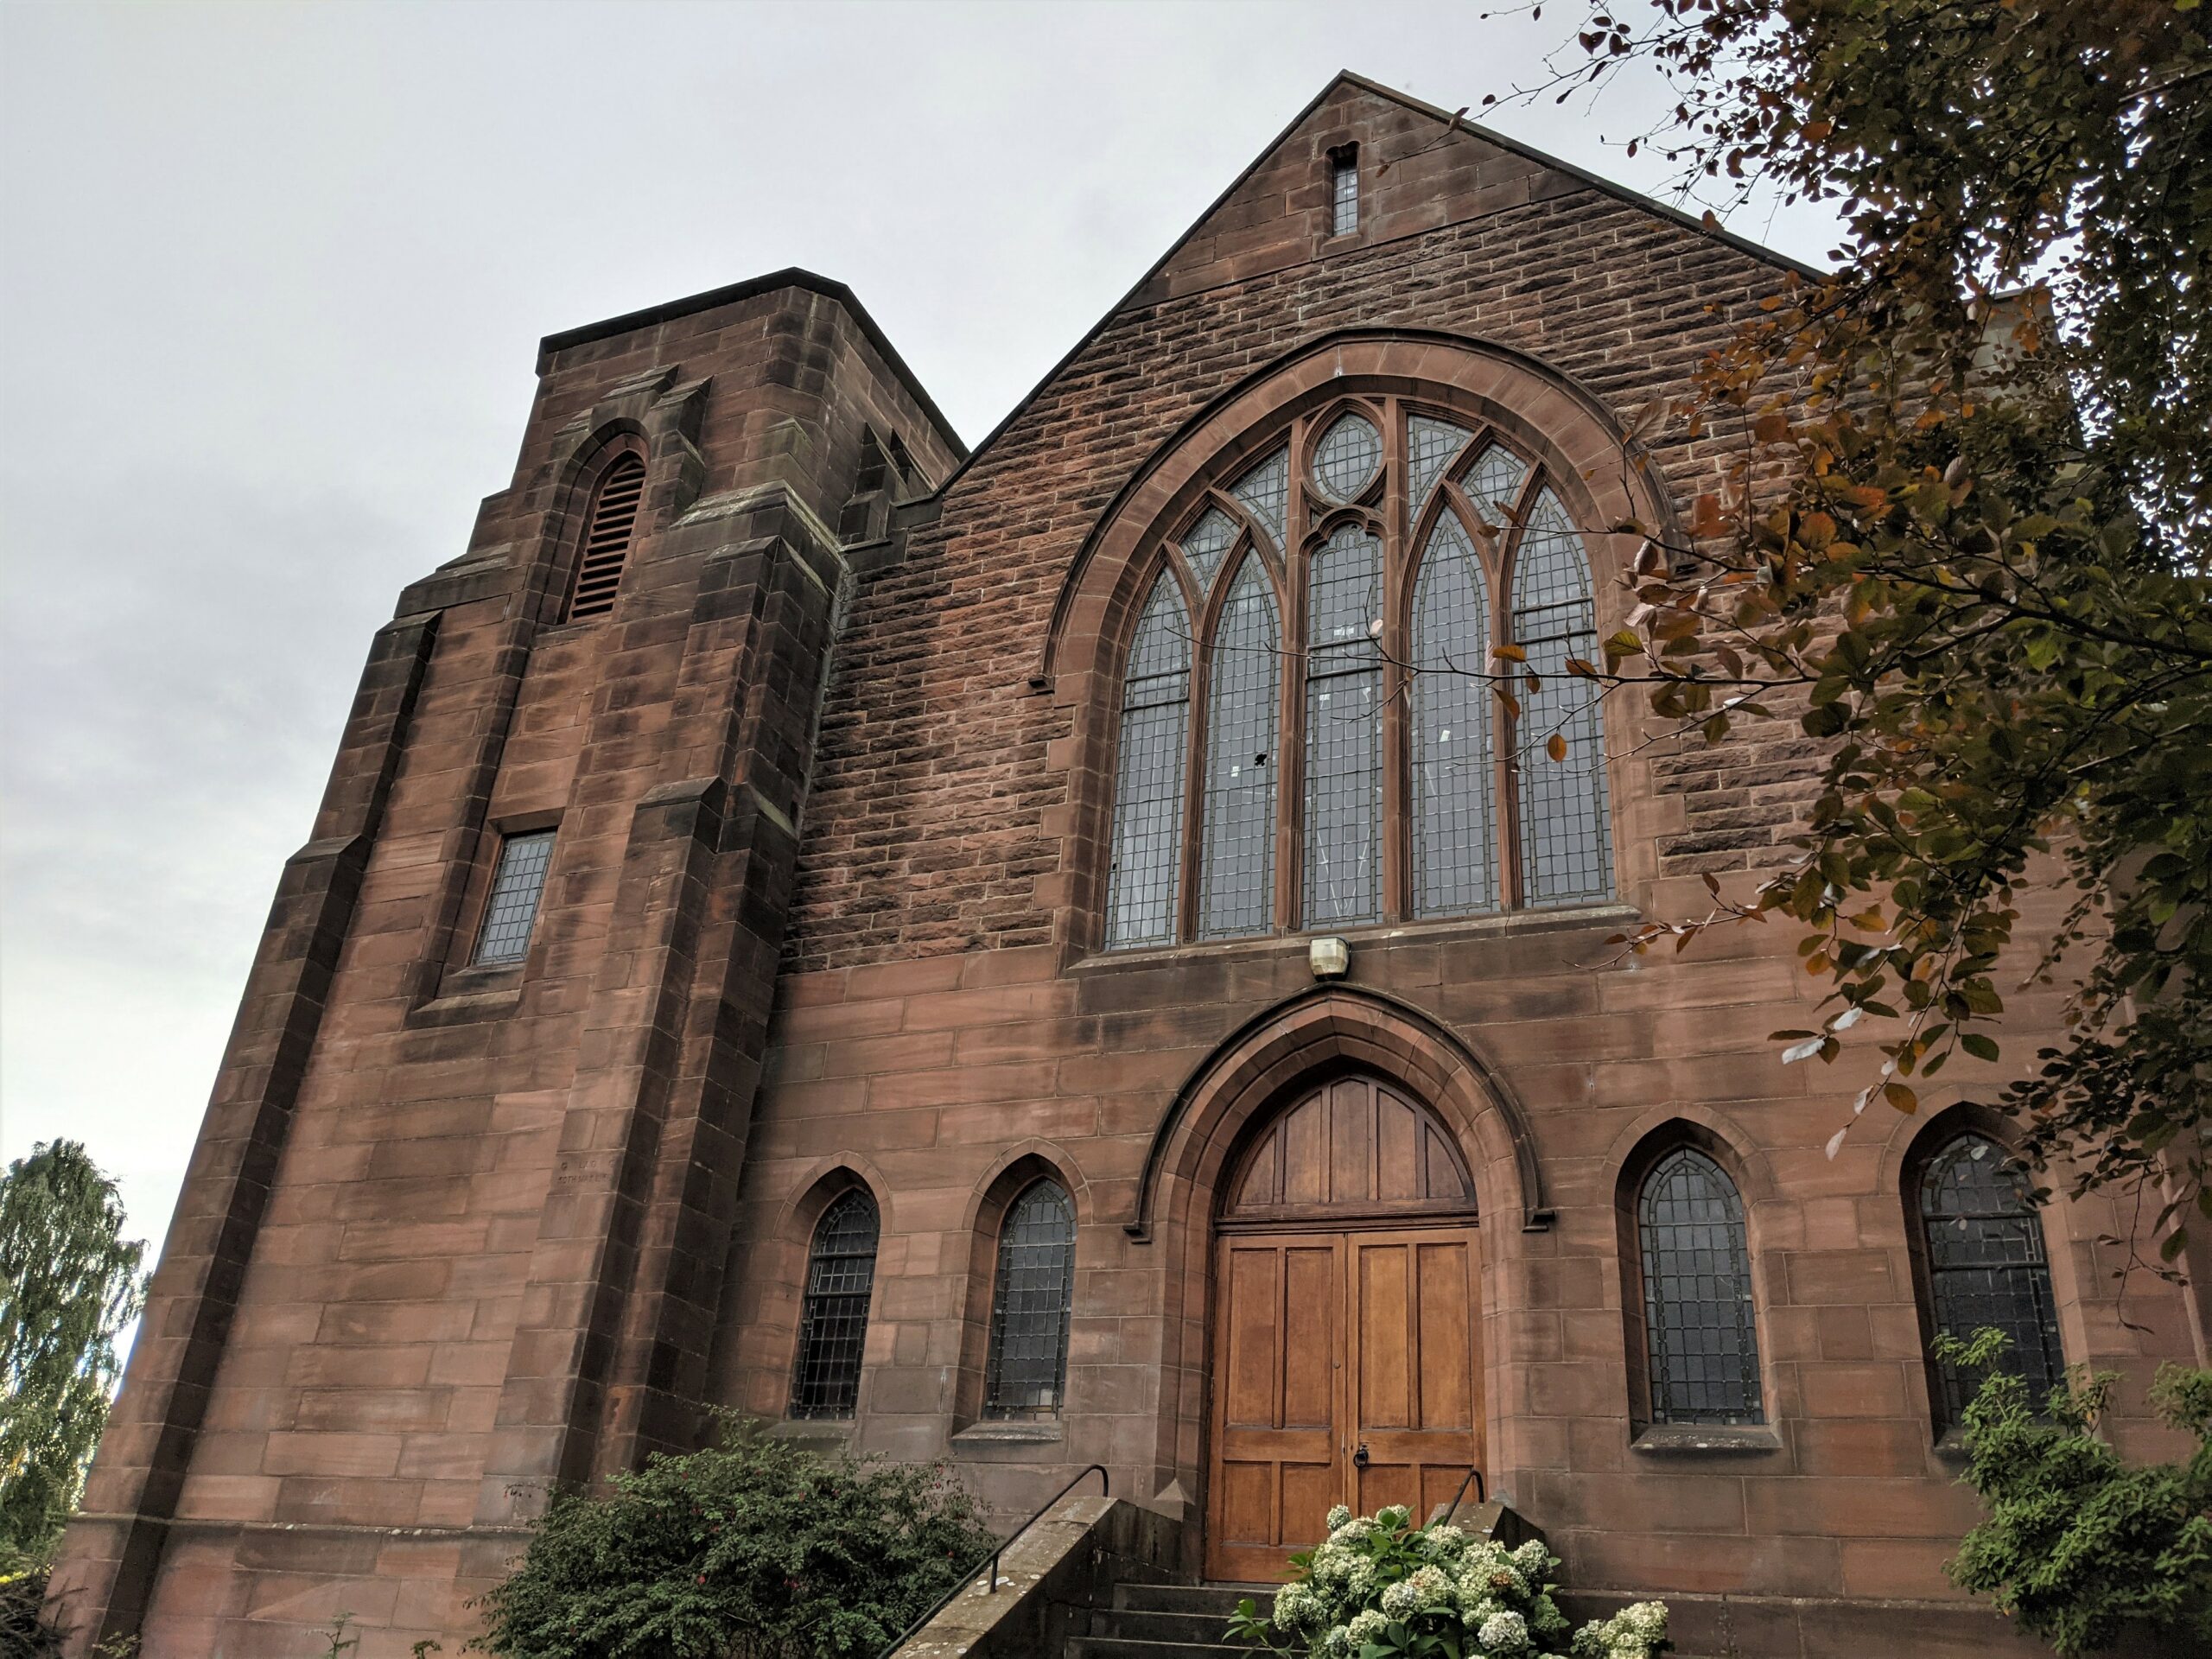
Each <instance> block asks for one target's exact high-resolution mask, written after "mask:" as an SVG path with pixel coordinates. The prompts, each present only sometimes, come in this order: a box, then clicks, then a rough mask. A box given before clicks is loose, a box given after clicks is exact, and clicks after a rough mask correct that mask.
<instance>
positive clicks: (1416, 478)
mask: <svg viewBox="0 0 2212 1659" xmlns="http://www.w3.org/2000/svg"><path fill="white" fill-rule="evenodd" d="M1166 531H1167V534H1166V535H1164V536H1162V537H1160V538H1159V539H1158V541H1157V543H1156V544H1155V545H1154V547H1153V548H1151V549H1150V550H1148V553H1149V556H1150V558H1151V561H1152V563H1151V565H1150V568H1149V569H1148V570H1147V575H1146V578H1145V580H1146V583H1147V585H1146V587H1145V588H1143V589H1142V590H1141V591H1142V592H1143V594H1144V595H1145V597H1144V601H1143V604H1142V608H1141V611H1140V613H1139V620H1138V622H1137V626H1136V627H1135V631H1134V632H1133V634H1132V635H1131V644H1130V646H1129V650H1128V657H1127V658H1126V660H1125V661H1124V663H1123V664H1122V681H1121V684H1122V708H1121V728H1120V731H1121V741H1120V746H1119V749H1118V751H1117V754H1116V768H1115V784H1116V794H1115V804H1114V817H1113V829H1112V848H1113V853H1112V865H1111V869H1110V873H1109V879H1108V895H1107V906H1106V925H1105V943H1106V944H1107V946H1108V947H1109V949H1126V948H1135V947H1140V946H1146V945H1154V946H1157V945H1165V944H1175V943H1179V942H1181V941H1185V940H1191V939H1199V940H1210V939H1224V938H1242V937H1248V936H1251V935H1255V934H1265V933H1270V932H1278V931H1293V932H1294V931H1301V930H1306V929H1313V930H1320V929H1329V928H1337V927H1345V926H1356V925H1360V924H1363V923H1372V922H1384V921H1402V920H1418V919H1425V918H1442V917H1454V916H1470V915H1479V914H1482V913H1484V912H1493V911H1500V910H1509V909H1518V908H1522V907H1525V906H1544V905H1567V904H1577V903H1589V902H1594V901H1599V900H1603V899H1609V898H1611V896H1612V893H1613V868H1612V867H1613V860H1612V841H1611V827H1610V815H1609V806H1608V802H1607V798H1606V783H1605V779H1606V772H1605V730H1604V724H1603V721H1602V719H1601V717H1600V715H1601V710H1600V708H1599V700H1598V688H1597V686H1596V685H1595V684H1594V683H1593V682H1592V680H1590V679H1588V678H1586V677H1581V676H1580V674H1579V673H1578V672H1577V671H1576V665H1578V664H1584V663H1589V662H1592V660H1594V659H1595V658H1596V656H1597V654H1598V652H1597V613H1596V603H1595V582H1594V581H1593V578H1592V570H1591V566H1590V559H1589V554H1588V551H1587V549H1586V543H1585V533H1584V531H1583V530H1582V529H1581V528H1580V526H1579V525H1578V524H1576V523H1575V520H1574V518H1573V515H1572V514H1571V513H1570V512H1569V511H1568V508H1567V505H1566V499H1565V496H1564V495H1563V493H1562V492H1561V490H1560V486H1559V484H1558V482H1557V480H1554V478H1552V477H1551V476H1549V475H1548V474H1547V472H1546V470H1545V468H1544V467H1542V466H1541V464H1539V463H1538V462H1537V461H1535V458H1534V457H1532V456H1531V455H1530V454H1528V453H1526V452H1525V450H1524V449H1523V448H1522V446H1521V445H1520V443H1519V442H1517V441H1516V440H1514V439H1510V438H1508V437H1506V436H1505V435H1502V434H1500V433H1497V432H1495V431H1492V430H1490V429H1486V428H1484V426H1483V425H1482V424H1481V423H1478V422H1476V421H1472V420H1469V419H1466V418H1465V417H1462V416H1455V415H1451V414H1447V413H1446V412H1444V411H1443V410H1441V409H1440V408H1433V407H1429V406H1424V405H1422V404H1419V403H1416V402H1414V400H1411V399H1402V398H1399V397H1372V398H1366V397H1360V398H1346V399H1344V400H1341V401H1339V402H1338V403H1337V404H1332V405H1331V406H1329V407H1327V408H1325V409H1323V410H1318V411H1316V412H1315V413H1313V414H1311V415H1308V416H1302V417H1300V418H1299V419H1297V420H1295V421H1294V422H1293V423H1291V425H1290V427H1289V429H1288V430H1287V431H1286V432H1284V433H1283V434H1282V435H1281V438H1280V440H1279V441H1278V442H1274V443H1271V444H1266V445H1263V446H1262V447H1261V448H1259V450H1258V451H1257V453H1256V454H1255V452H1254V451H1253V450H1252V449H1251V448H1249V447H1247V448H1244V449H1243V454H1242V456H1241V457H1240V459H1239V460H1238V461H1236V462H1235V463H1233V464H1230V465H1227V466H1224V467H1222V468H1221V469H1220V471H1219V474H1218V475H1217V476H1216V477H1215V478H1214V479H1212V480H1210V482H1209V484H1208V486H1207V487H1206V488H1205V489H1204V490H1203V491H1201V492H1200V493H1198V496H1197V497H1196V499H1193V500H1192V502H1191V503H1190V504H1189V505H1188V506H1187V507H1186V508H1185V510H1184V511H1183V512H1182V513H1181V514H1180V515H1179V518H1177V519H1176V520H1175V521H1174V522H1173V523H1172V524H1169V525H1167V526H1166Z"/></svg>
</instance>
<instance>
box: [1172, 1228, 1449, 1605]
mask: <svg viewBox="0 0 2212 1659" xmlns="http://www.w3.org/2000/svg"><path fill="white" fill-rule="evenodd" d="M1216 1250H1217V1255H1216V1262H1215V1271H1216V1275H1217V1276H1216V1278H1215V1281H1214V1287H1215V1297H1216V1302H1215V1306H1216V1309H1217V1315H1216V1317H1217V1325H1216V1326H1215V1332H1216V1338H1215V1342H1214V1360H1213V1377H1212V1383H1213V1422H1212V1430H1213V1434H1212V1478H1211V1482H1210V1484H1209V1496H1208V1499H1207V1526H1206V1573H1207V1576H1208V1577H1210V1578H1213V1579H1225V1580H1239V1581H1243V1582H1261V1581H1268V1580H1279V1579H1281V1578H1282V1577H1284V1576H1285V1575H1286V1573H1287V1570H1288V1568H1287V1562H1288V1560H1289V1557H1290V1555H1291V1554H1292V1553H1293V1552H1294V1551H1296V1550H1300V1549H1306V1548H1311V1547H1312V1546H1313V1545H1314V1544H1316V1543H1318V1542H1319V1541H1320V1539H1321V1537H1322V1535H1323V1533H1324V1532H1325V1521H1324V1517H1325V1516H1326V1515H1327V1514H1328V1511H1329V1509H1330V1507H1331V1506H1332V1504H1337V1503H1344V1504H1346V1505H1349V1506H1350V1507H1351V1509H1352V1510H1354V1511H1356V1512H1357V1513H1359V1514H1363V1515H1371V1514H1373V1513H1374V1512H1375V1511H1376V1510H1377V1509H1380V1508H1381V1507H1383V1505H1385V1504H1389V1503H1403V1504H1405V1505H1407V1506H1408V1508H1410V1509H1411V1510H1413V1511H1414V1520H1415V1522H1416V1523H1418V1522H1421V1521H1422V1520H1425V1519H1426V1518H1427V1512H1428V1510H1430V1509H1431V1508H1433V1506H1434V1505H1436V1504H1437V1503H1442V1502H1444V1501H1446V1499H1448V1498H1450V1497H1452V1495H1453V1494H1454V1493H1455V1492H1456V1491H1458V1490H1459V1486H1460V1484H1461V1483H1462V1482H1463V1481H1464V1480H1465V1478H1466V1474H1467V1471H1468V1470H1469V1469H1471V1468H1479V1467H1481V1466H1482V1462H1483V1427H1482V1425H1483V1401H1482V1384H1481V1378H1482V1361H1481V1353H1480V1336H1481V1322H1480V1319H1479V1313H1478V1310H1479V1306H1480V1304H1479V1300H1478V1285H1479V1280H1480V1250H1479V1245H1478V1236H1477V1232H1476V1230H1475V1228H1474V1226H1473V1225H1472V1224H1470V1223H1461V1224H1451V1225H1373V1224H1370V1225H1365V1226H1345V1227H1341V1228H1335V1229H1331V1228H1327V1227H1325V1226H1317V1225H1310V1224H1308V1225H1300V1226H1299V1227H1296V1228H1294V1229H1292V1228H1286V1229H1284V1230H1277V1231H1264V1230H1243V1229H1239V1230H1226V1229H1225V1230H1224V1231H1223V1232H1222V1233H1221V1235H1220V1236H1219V1238H1218V1241H1217V1246H1216Z"/></svg>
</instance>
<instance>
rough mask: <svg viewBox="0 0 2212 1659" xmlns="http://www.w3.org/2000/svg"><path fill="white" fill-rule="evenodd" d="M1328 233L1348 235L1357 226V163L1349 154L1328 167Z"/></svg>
mask: <svg viewBox="0 0 2212 1659" xmlns="http://www.w3.org/2000/svg"><path fill="white" fill-rule="evenodd" d="M1329 187H1330V188H1329V234H1330V235H1332V236H1350V235H1351V233H1352V232H1354V231H1356V230H1357V229H1358V228H1359V163H1358V162H1357V161H1355V160H1353V159H1352V158H1351V157H1350V156H1345V157H1343V158H1341V159H1340V160H1338V162H1336V163H1335V165H1334V166H1332V168H1330V177H1329Z"/></svg>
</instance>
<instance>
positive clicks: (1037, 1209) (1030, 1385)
mask: <svg viewBox="0 0 2212 1659" xmlns="http://www.w3.org/2000/svg"><path fill="white" fill-rule="evenodd" d="M1074 1296H1075V1205H1073V1204H1072V1203H1071V1202H1070V1200H1069V1198H1068V1195H1067V1192H1066V1190H1065V1188H1063V1187H1062V1186H1061V1185H1060V1184H1059V1183H1058V1181H1053V1180H1042V1181H1037V1182H1034V1183H1033V1184H1032V1185H1029V1186H1027V1187H1025V1188H1024V1189H1023V1190H1022V1192H1021V1194H1020V1197H1018V1198H1015V1199H1014V1202H1013V1204H1011V1205H1008V1206H1007V1212H1006V1220H1005V1222H1004V1224H1002V1225H1001V1227H1000V1229H999V1261H998V1273H997V1275H996V1277H995V1281H994V1283H993V1286H992V1292H991V1354H990V1365H989V1373H988V1387H987V1389H986V1391H985V1394H984V1405H983V1414H984V1415H985V1416H987V1417H1001V1418H1007V1417H1050V1416H1052V1415H1054V1414H1057V1413H1058V1410H1059V1408H1060V1405H1061V1402H1062V1401H1063V1400H1064V1399H1065V1396H1066V1392H1067V1376H1068V1313H1069V1309H1070V1306H1071V1303H1072V1301H1073V1300H1074Z"/></svg>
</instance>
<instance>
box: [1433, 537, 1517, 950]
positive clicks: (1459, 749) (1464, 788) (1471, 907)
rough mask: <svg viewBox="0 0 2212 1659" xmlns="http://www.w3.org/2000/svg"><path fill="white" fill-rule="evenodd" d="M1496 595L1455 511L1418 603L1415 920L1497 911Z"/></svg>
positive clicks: (1437, 543)
mask: <svg viewBox="0 0 2212 1659" xmlns="http://www.w3.org/2000/svg"><path fill="white" fill-rule="evenodd" d="M1489 652H1490V596H1489V588H1488V586H1487V584H1486V583H1485V582H1484V580H1483V569H1482V565H1481V563H1480V562H1479V561H1478V559H1477V558H1476V556H1475V544H1474V541H1473V539H1472V538H1471V537H1470V536H1469V535H1468V534H1467V531H1466V529H1465V526H1464V525H1462V524H1460V523H1459V518H1458V516H1457V515H1456V514H1455V513H1453V512H1452V511H1451V510H1450V509H1449V508H1446V510H1445V511H1444V512H1443V514H1442V515H1441V516H1440V518H1438V519H1437V521H1436V528H1435V529H1434V530H1433V531H1430V532H1429V537H1428V549H1427V552H1426V553H1425V554H1424V555H1423V556H1422V558H1421V584H1420V586H1419V588H1417V589H1416V590H1415V592H1414V682H1413V705H1412V713H1413V746H1414V747H1413V785H1414V803H1413V805H1414V812H1413V819H1414V824H1413V829H1414V914H1415V915H1417V916H1460V915H1465V914H1467V913H1468V912H1472V911H1483V910H1491V909H1494V908H1495V907H1496V906H1497V864H1496V861H1495V858H1494V855H1493V853H1492V846H1493V842H1494V838H1495V832H1494V830H1493V828H1492V826H1493V825H1494V823H1496V812H1495V809H1494V804H1493V802H1492V798H1491V797H1492V793H1493V790H1494V779H1495V773H1494V771H1493V768H1494V766H1495V764H1496V756H1495V755H1494V754H1493V753H1492V752H1491V724H1490V710H1491V702H1492V701H1493V697H1492V695H1491V689H1490V683H1489V681H1488V680H1486V679H1485V678H1484V674H1485V673H1486V672H1487V671H1488V670H1489V667H1490V662H1489Z"/></svg>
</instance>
